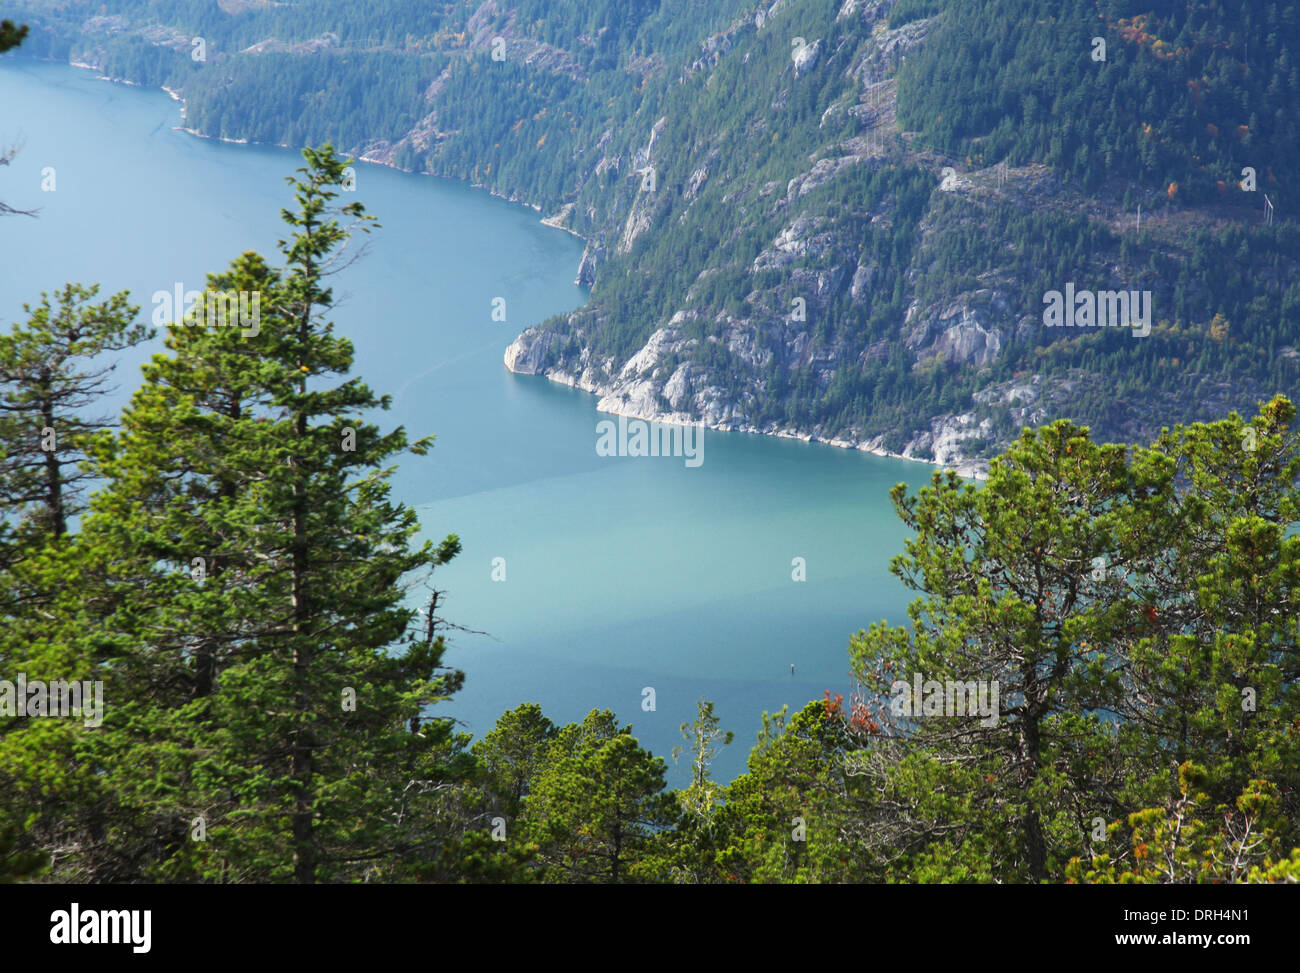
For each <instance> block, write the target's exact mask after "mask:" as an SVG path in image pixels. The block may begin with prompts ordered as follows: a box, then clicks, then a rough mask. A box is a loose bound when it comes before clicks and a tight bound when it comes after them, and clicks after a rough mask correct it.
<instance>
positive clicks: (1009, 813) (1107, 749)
mask: <svg viewBox="0 0 1300 973" xmlns="http://www.w3.org/2000/svg"><path fill="white" fill-rule="evenodd" d="M303 159H304V164H303V166H302V167H301V168H300V169H299V170H298V171H297V173H296V174H295V176H294V177H293V180H292V185H291V187H290V188H291V190H292V192H291V201H290V205H289V208H286V209H284V210H283V211H282V215H283V219H284V221H285V233H286V238H285V240H283V241H281V243H280V245H279V248H278V252H277V253H276V254H273V255H271V256H270V257H267V256H263V255H261V254H258V253H256V252H251V251H250V252H246V253H243V254H241V255H239V256H237V257H236V258H234V259H233V260H232V261H231V263H230V265H229V267H228V268H227V269H225V270H223V271H218V272H214V273H212V274H211V275H210V276H209V278H208V288H209V289H210V290H212V291H221V292H228V291H232V290H237V291H241V292H249V293H256V294H259V295H260V303H259V305H258V306H259V308H260V314H261V321H260V327H259V328H258V329H256V332H255V333H252V334H245V333H244V332H243V331H241V329H238V328H233V327H226V328H222V327H200V326H196V324H195V322H194V321H192V320H190V321H188V322H187V323H183V324H180V325H176V324H168V325H165V326H164V331H165V334H164V336H163V338H164V340H163V346H164V351H163V352H161V353H160V354H158V355H156V356H154V358H153V359H152V360H151V361H150V362H149V363H148V364H147V365H145V366H144V368H143V374H142V378H141V382H140V385H139V387H138V389H137V390H136V392H135V394H134V395H133V396H132V398H131V400H130V403H129V405H128V406H127V407H126V408H125V409H124V410H123V412H122V413H121V415H120V416H119V417H116V418H115V419H110V418H108V417H104V418H95V415H96V412H97V409H96V406H97V402H98V401H99V398H100V396H102V389H103V385H104V379H105V378H106V376H107V374H108V372H107V369H108V368H109V366H108V365H106V364H105V363H104V362H105V357H104V356H105V355H111V354H112V353H113V352H116V351H121V350H123V349H126V348H129V347H132V346H134V345H136V344H139V343H140V342H142V341H145V340H147V339H148V338H149V337H151V335H152V329H151V328H149V327H147V326H145V325H141V324H138V323H137V322H136V317H137V314H138V310H139V309H138V307H137V306H135V305H133V304H132V303H131V300H132V299H131V295H129V294H126V293H121V294H115V295H111V296H107V297H101V295H100V294H99V293H98V289H97V288H96V287H94V286H88V285H83V284H78V283H69V284H67V285H66V286H65V287H63V288H62V289H60V290H59V291H58V292H57V293H53V294H42V295H39V297H37V296H36V295H33V302H32V303H31V304H29V306H28V317H27V319H26V320H25V321H22V322H17V323H15V324H14V325H13V326H12V328H11V329H10V331H9V332H8V333H5V334H2V335H0V672H3V673H4V674H5V678H4V680H3V681H0V880H4V881H10V882H15V881H18V882H114V883H123V882H161V883H168V882H176V883H180V882H190V883H192V882H200V883H236V882H237V883H290V882H292V883H299V884H310V883H357V882H389V883H408V882H440V883H444V882H446V883H504V882H509V883H534V882H538V883H602V884H603V883H637V884H642V883H645V884H649V883H661V884H733V883H810V882H885V883H901V882H907V883H916V882H926V883H929V882H979V883H988V882H999V883H1007V882H1011V883H1042V882H1051V883H1077V884H1091V883H1198V882H1202V883H1224V882H1252V883H1253V882H1261V883H1263V882H1268V883H1272V882H1296V881H1300V840H1298V839H1297V831H1296V825H1297V823H1298V822H1300V804H1298V803H1297V801H1298V794H1300V791H1298V790H1297V783H1300V782H1298V781H1297V774H1300V653H1298V651H1297V644H1300V643H1298V641H1297V636H1298V635H1300V632H1298V631H1297V628H1298V627H1300V537H1297V536H1296V532H1295V529H1294V528H1295V525H1296V523H1297V521H1298V520H1300V488H1298V477H1300V430H1298V429H1297V425H1298V424H1297V410H1296V407H1295V406H1294V405H1293V404H1292V403H1291V402H1290V401H1289V400H1288V399H1287V398H1285V397H1282V396H1275V397H1272V398H1271V399H1269V400H1268V401H1263V402H1260V403H1259V405H1258V407H1257V410H1256V412H1255V413H1253V414H1251V415H1248V416H1244V417H1243V416H1242V415H1239V414H1237V413H1235V412H1233V413H1230V414H1228V415H1226V416H1224V417H1221V418H1218V419H1216V420H1214V421H1211V422H1193V423H1189V424H1177V425H1174V426H1172V427H1170V428H1166V429H1165V430H1164V431H1163V432H1162V433H1161V434H1160V435H1159V437H1157V438H1156V439H1154V440H1153V441H1151V442H1149V443H1132V444H1118V443H1102V442H1099V441H1097V440H1096V439H1095V438H1094V437H1093V436H1092V435H1091V433H1090V431H1089V430H1088V429H1087V428H1085V427H1080V426H1078V425H1076V424H1074V423H1072V422H1070V421H1069V420H1059V421H1055V422H1052V423H1049V424H1045V425H1043V426H1040V427H1039V428H1036V429H1028V428H1027V429H1024V430H1023V431H1022V432H1021V434H1020V436H1019V437H1018V439H1017V440H1016V442H1015V443H1014V444H1013V445H1012V446H1011V447H1010V448H1009V449H1008V450H1006V451H1005V452H1004V453H1002V454H1001V455H998V456H996V457H995V458H994V459H993V460H992V462H991V466H990V475H989V478H988V480H987V482H986V483H984V484H983V485H979V486H977V485H975V484H973V483H971V482H969V481H966V480H963V479H961V478H960V477H958V476H957V475H956V474H955V473H951V472H946V473H945V472H936V473H935V474H934V476H933V478H932V480H931V482H930V484H929V485H928V486H925V487H923V488H921V489H920V490H918V491H909V490H908V489H907V488H906V487H905V486H904V485H901V484H900V485H899V486H898V487H896V488H895V489H894V491H893V494H892V497H893V503H894V508H895V510H896V512H897V515H898V517H899V518H900V519H901V521H902V522H903V523H904V524H905V525H906V526H907V528H908V529H909V532H910V534H911V538H910V539H909V540H908V541H907V542H906V545H905V548H904V550H902V551H900V552H898V554H897V556H896V557H895V558H894V561H893V564H892V570H893V572H894V573H895V574H896V575H897V576H898V577H899V578H900V579H901V580H902V581H903V583H904V584H905V585H906V586H907V587H908V588H910V589H911V590H912V591H913V592H914V593H915V596H916V597H915V600H914V601H913V602H912V604H911V605H910V607H909V609H908V616H909V623H908V624H906V625H901V626H890V625H888V624H886V623H884V622H879V623H875V624H869V625H868V626H867V627H865V628H863V629H861V630H859V631H858V632H856V633H854V634H851V635H850V634H849V633H846V638H847V658H848V662H849V665H850V666H851V669H852V672H853V674H854V676H855V679H856V684H857V686H858V687H859V688H858V690H857V691H855V692H854V693H852V694H851V695H850V698H849V699H847V700H846V699H844V698H843V696H842V695H840V694H834V695H832V694H831V693H829V692H828V693H827V694H826V695H825V698H822V699H815V700H812V701H810V702H809V703H808V704H807V705H806V706H804V707H803V708H802V709H800V710H799V711H797V712H789V711H786V710H783V711H781V712H778V713H774V714H764V716H763V721H762V722H763V728H762V730H761V732H760V733H759V734H758V737H757V740H756V742H755V743H754V745H753V747H752V749H751V751H750V755H749V759H748V763H747V767H746V771H745V773H743V774H742V775H740V776H739V777H738V778H736V779H735V780H734V781H732V782H731V783H729V784H723V783H720V782H719V781H717V780H715V779H714V777H713V774H712V770H711V767H712V763H713V760H714V758H715V756H716V755H717V753H718V752H719V750H720V749H721V748H723V747H728V746H734V745H737V741H736V740H735V738H734V734H733V733H732V732H730V731H728V730H727V729H726V728H725V727H724V726H722V725H721V721H720V720H719V718H718V717H717V716H716V715H715V713H714V709H713V704H712V703H711V702H710V701H709V700H707V699H702V700H700V701H699V705H698V715H697V718H696V719H695V720H694V721H693V722H691V723H687V724H684V725H683V726H682V728H681V730H682V744H681V747H680V749H679V751H677V752H675V753H673V754H671V755H655V754H653V753H650V752H649V751H647V750H646V749H645V748H643V747H642V746H641V745H640V744H639V742H638V741H637V739H636V737H635V735H634V732H633V731H634V727H633V726H630V725H626V724H622V723H621V722H620V721H619V720H617V719H616V718H615V716H614V715H613V714H612V713H610V712H608V711H592V712H591V713H589V714H588V715H587V717H586V718H585V719H583V720H582V721H581V722H580V723H571V724H567V725H563V726H557V725H555V724H554V723H553V722H552V721H551V720H550V719H549V718H548V717H547V716H546V714H545V713H543V712H542V710H541V708H540V707H538V706H537V705H536V704H534V703H529V702H527V701H523V702H521V704H520V705H519V706H517V707H515V708H513V709H511V710H509V711H508V712H505V713H503V714H502V715H501V716H500V718H499V720H498V721H497V723H496V726H495V727H494V728H493V729H492V730H491V731H489V732H487V733H486V734H484V735H483V736H482V738H481V739H477V740H474V739H471V738H470V737H469V736H468V735H467V734H464V733H462V732H460V731H458V729H457V727H456V725H455V723H454V721H452V720H451V719H449V718H447V717H446V716H443V715H441V712H440V710H445V704H446V702H447V701H448V700H449V699H452V698H454V696H455V694H456V693H457V692H459V691H461V690H462V688H463V686H464V676H463V674H462V673H461V672H459V671H456V670H453V669H450V668H448V667H447V666H445V665H444V664H443V656H444V653H445V650H446V648H447V642H446V638H447V634H448V623H447V622H446V621H445V620H444V619H443V618H442V617H441V615H440V608H439V594H440V592H439V590H438V588H437V587H436V572H437V568H438V567H439V566H441V565H445V564H447V563H449V562H450V561H451V560H452V559H454V558H455V557H456V556H457V555H458V554H459V552H460V548H461V542H460V539H459V537H458V536H457V535H456V534H454V533H452V534H448V535H447V536H446V537H445V538H443V540H441V541H440V542H438V543H434V542H432V541H429V542H426V543H424V544H422V545H419V546H416V545H415V544H414V542H413V538H414V536H415V534H416V532H417V530H418V527H419V524H418V520H417V517H416V514H415V511H413V510H412V509H411V508H409V507H407V506H405V505H404V504H402V503H400V502H397V501H396V500H394V498H393V497H392V495H391V493H390V489H389V480H390V478H391V476H392V473H393V470H394V468H395V466H396V464H398V463H399V462H400V463H401V464H410V463H419V462H427V461H428V460H427V459H426V456H427V453H428V447H429V443H430V439H429V438H428V436H427V435H420V436H417V437H414V438H413V437H411V436H408V434H407V432H406V431H405V430H404V429H402V428H400V427H399V428H383V427H382V426H381V425H380V424H378V423H376V422H372V421H369V418H368V417H374V416H378V415H381V414H382V411H383V409H384V408H385V407H386V406H387V404H388V401H389V399H388V396H387V394H386V393H384V392H383V391H382V390H372V389H371V388H370V387H369V386H368V385H367V384H366V383H365V381H364V379H363V377H362V376H360V375H355V374H352V365H353V346H352V343H351V342H350V341H349V339H348V338H347V337H346V336H345V335H342V334H339V333H338V332H337V331H335V329H334V328H333V327H332V325H331V322H330V321H329V307H330V304H331V301H332V289H331V285H330V282H329V280H328V279H327V277H326V276H325V274H324V272H323V268H324V267H326V266H328V265H329V259H330V257H331V255H332V254H334V253H336V252H337V251H338V249H339V248H340V247H341V246H343V245H344V243H345V242H346V240H347V239H348V238H349V236H350V235H353V234H359V233H365V232H368V231H369V230H370V228H371V227H370V221H371V219H372V218H371V217H370V214H368V213H367V212H366V211H365V208H364V205H363V204H362V203H361V202H359V201H357V202H349V203H347V204H341V202H340V200H339V196H340V186H341V184H342V181H343V179H344V170H345V168H346V166H347V163H348V161H349V160H347V159H346V158H344V157H343V156H340V155H339V154H338V153H337V152H336V151H335V150H334V148H333V147H332V146H330V145H328V144H327V145H324V146H322V147H320V148H318V149H307V150H304V151H303ZM882 188H883V187H882V186H880V185H877V186H876V189H877V190H881V189H882ZM894 188H895V190H896V191H899V192H903V191H905V187H904V186H899V185H895V187H894ZM348 198H353V196H352V194H348ZM864 621H866V620H864ZM17 674H21V675H22V678H23V680H24V682H23V683H15V680H16V679H17ZM56 682H57V683H63V684H65V685H66V684H68V683H73V682H75V683H78V684H83V685H98V686H100V687H102V696H101V697H100V698H102V702H103V706H102V710H97V711H96V712H95V713H94V714H91V713H90V712H88V709H89V704H88V703H86V701H85V699H86V698H84V697H83V701H82V706H81V711H80V712H77V713H73V714H70V715H69V714H67V713H64V714H63V716H64V717H65V718H54V719H51V718H43V717H48V716H52V715H54V714H53V713H47V712H42V711H41V710H42V709H44V708H46V707H45V706H44V705H40V706H35V707H30V708H29V705H28V703H29V701H30V700H35V699H40V698H43V697H42V696H41V694H42V693H44V692H45V691H46V690H47V689H50V688H51V687H52V686H53V685H54V684H55V683H56ZM912 686H915V687H916V692H915V695H913V693H912V690H911V689H910V687H912ZM34 687H35V688H34ZM954 687H956V688H957V690H958V691H959V692H963V691H967V690H968V691H969V693H970V695H969V696H968V697H967V699H966V701H965V704H964V705H958V706H956V708H955V709H954V708H953V706H952V700H953V694H954ZM945 691H946V694H945ZM24 693H26V695H23V696H22V701H21V703H20V702H19V696H20V695H21V694H24ZM976 698H978V699H979V706H978V709H977V708H976V707H975V706H974V705H973V702H972V701H973V700H974V699H976ZM990 703H991V708H990ZM78 717H82V718H78ZM92 717H93V718H92ZM667 756H671V757H672V758H673V759H678V760H685V761H687V762H688V765H689V767H690V779H689V783H688V784H687V785H686V786H685V787H683V788H680V789H668V788H667V787H666V785H665V768H666V760H665V757H667Z"/></svg>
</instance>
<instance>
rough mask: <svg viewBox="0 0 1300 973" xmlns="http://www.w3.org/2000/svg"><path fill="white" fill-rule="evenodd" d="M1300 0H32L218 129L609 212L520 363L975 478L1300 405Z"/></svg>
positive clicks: (46, 18) (568, 220)
mask: <svg viewBox="0 0 1300 973" xmlns="http://www.w3.org/2000/svg"><path fill="white" fill-rule="evenodd" d="M416 7H418V8H419V9H414V8H416ZM1298 7H1300V4H1295V3H1269V4H1262V3H1257V2H1250V0H1230V2H1227V0H1225V2H1208V0H1206V2H1192V3H1186V2H1153V0H1143V2H1142V3H1136V2H1133V3H1130V2H1120V0H1115V2H1093V0H963V2H960V3H947V2H938V0H897V2H893V0H865V2H859V0H843V2H839V3H828V2H824V0H791V2H781V0H776V2H774V3H769V4H755V3H752V2H739V0H713V2H710V3H708V4H700V3H696V2H693V0H663V2H654V0H638V2H631V3H629V2H623V3H614V2H609V0H598V2H590V3H583V4H570V3H559V4H556V3H549V2H544V0H527V2H509V0H487V2H484V3H478V2H449V3H444V4H432V5H426V4H420V5H411V4H407V3H400V2H382V0H381V2H375V3H366V4H355V3H350V2H347V3H345V2H333V0H330V2H314V3H308V4H296V5H292V6H287V5H270V4H265V3H259V2H252V0H248V2H235V0H225V2H222V3H220V4H215V5H214V4H211V3H207V2H200V0H158V2H149V3H146V2H143V0H119V2H109V3H105V4H100V3H93V4H91V3H84V4H83V3H63V4H38V5H34V6H28V7H27V8H24V7H23V5H21V4H19V5H18V6H17V7H16V8H15V9H14V11H13V13H14V15H16V16H18V17H20V18H21V19H22V20H23V21H25V22H28V23H30V24H31V25H32V28H33V33H32V37H31V39H30V41H29V42H28V43H27V44H25V45H24V50H23V52H22V53H24V54H25V55H28V56H32V55H37V56H53V57H59V58H65V57H66V58H70V59H72V60H77V61H85V62H89V63H94V64H96V65H97V66H99V67H100V68H101V69H102V70H103V71H104V72H105V73H107V74H110V75H113V76H118V77H125V78H129V79H131V80H137V81H141V82H145V83H150V84H166V85H168V86H170V87H173V88H180V89H181V90H182V91H183V93H184V96H185V99H186V102H187V124H188V125H191V126H193V127H195V128H197V129H199V130H201V131H202V132H204V133H207V134H213V135H221V136H224V137H229V138H252V139H255V140H262V141H270V142H282V143H287V144H295V145H296V144H306V143H316V142H320V141H322V140H324V139H327V138H328V139H332V140H334V141H335V142H336V143H337V144H339V145H340V147H341V148H343V149H346V150H347V151H350V152H353V153H357V154H361V155H364V157H366V158H369V159H373V160H376V161H383V162H387V163H390V164H393V165H397V166H400V167H403V168H407V169H421V170H427V171H431V172H435V173H439V174H442V175H449V176H455V177H459V178H464V179H468V180H471V181H473V182H475V183H477V184H480V185H485V186H488V187H490V188H492V189H493V190H494V191H496V192H499V193H501V194H503V195H506V196H508V197H511V198H515V199H520V200H524V201H528V202H530V203H534V204H537V205H539V206H541V207H542V208H543V210H544V211H545V215H550V216H553V217H555V219H556V222H558V223H560V224H561V225H564V226H567V227H569V228H571V229H573V230H575V231H576V232H578V233H580V234H582V235H583V236H584V237H585V238H586V239H587V240H588V248H587V253H586V255H585V256H584V259H583V264H582V268H581V272H580V276H581V277H582V279H583V280H584V281H585V282H587V283H590V284H592V285H593V292H592V300H591V303H590V304H589V305H588V306H587V307H585V308H583V309H582V310H580V311H578V312H575V313H573V314H571V315H568V316H566V317H564V318H562V319H557V320H554V321H550V322H547V323H546V324H545V325H543V326H541V327H539V328H537V329H532V330H530V331H529V332H528V333H526V334H525V335H524V336H522V338H521V340H520V341H519V342H518V343H516V345H514V346H513V347H512V348H511V350H510V352H509V353H508V361H509V362H510V364H511V367H513V368H515V369H517V370H520V371H526V372H536V373H542V374H547V375H550V376H551V377H552V378H555V379H557V380H560V381H565V382H570V383H573V384H577V385H580V386H582V387H584V388H587V389H590V390H591V391H593V392H596V393H597V394H599V395H601V396H602V397H603V406H604V407H605V408H608V409H612V410H616V411H620V412H627V413H630V414H636V415H641V416H646V417H651V416H658V417H673V418H675V419H678V420H696V419H703V420H705V421H706V422H708V423H710V424H711V425H716V426H720V427H724V428H743V429H754V430H759V431H764V432H777V431H783V432H787V433H793V434H798V435H805V436H814V437H817V438H821V439H826V440H832V441H840V442H845V443H850V442H851V443H866V444H869V445H872V446H875V447H877V448H884V449H888V450H890V451H894V452H904V453H906V454H908V455H916V456H920V457H923V458H931V457H933V458H937V459H939V460H941V461H946V462H953V463H959V464H964V465H971V466H976V467H978V466H979V465H980V462H981V459H982V458H983V457H987V456H988V455H991V454H992V453H993V452H995V451H996V450H997V449H999V448H1000V446H1001V445H1002V444H1004V443H1005V442H1006V441H1007V440H1008V439H1009V438H1010V437H1012V436H1014V435H1015V433H1016V431H1017V430H1018V428H1019V427H1020V426H1021V425H1022V424H1037V423H1040V422H1042V421H1045V420H1047V419H1052V418H1057V417H1062V416H1065V417H1070V418H1074V419H1077V420H1080V421H1083V422H1087V423H1090V424H1092V425H1093V426H1094V428H1095V429H1096V430H1097V431H1098V432H1099V433H1100V434H1101V435H1102V436H1104V437H1110V438H1116V439H1127V440H1137V439H1140V438H1142V437H1143V436H1146V435H1148V434H1149V433H1150V432H1152V431H1153V430H1154V429H1157V428H1158V427H1159V426H1160V425H1162V424H1168V423H1172V422H1174V421H1179V420H1184V419H1191V418H1204V417H1210V416H1215V415H1219V414H1222V413H1223V412H1224V411H1225V410H1226V409H1228V408H1231V407H1236V408H1241V409H1250V408H1252V407H1253V405H1254V404H1255V402H1256V401H1257V400H1258V399H1260V398H1263V397H1265V396H1266V395H1268V394H1270V393H1272V392H1274V391H1282V392H1286V393H1288V394H1291V395H1293V396H1294V395H1295V394H1296V393H1297V391H1298V390H1297V388H1296V386H1297V385H1298V384H1300V352H1298V351H1297V350H1296V348H1297V346H1300V284H1297V283H1296V281H1297V280H1298V279H1300V275H1297V269H1298V268H1297V266H1296V256H1297V254H1300V248H1298V247H1297V239H1296V233H1295V227H1294V223H1293V222H1292V221H1291V218H1290V213H1291V211H1292V208H1293V206H1294V200H1295V198H1296V196H1295V193H1294V192H1292V191H1290V174H1291V170H1290V167H1289V165H1288V163H1289V160H1291V159H1293V158H1295V157H1296V156H1297V152H1298V150H1300V123H1298V122H1297V120H1296V118H1295V113H1294V107H1295V105H1297V104H1300V74H1298V72H1297V65H1296V63H1295V56H1296V55H1297V53H1300V36H1298V34H1300V10H1298V9H1297V8H1298ZM101 11H102V12H101ZM195 38H202V44H201V45H196V43H195ZM1094 38H1100V40H1101V41H1103V42H1104V60H1102V59H1101V56H1100V55H1101V54H1102V50H1101V44H1100V43H1098V42H1097V41H1095V40H1094ZM200 49H201V51H202V54H203V59H202V60H195V57H196V56H197V55H198V53H199V51H200ZM1246 167H1251V168H1252V169H1253V170H1254V176H1253V179H1254V182H1255V186H1256V188H1255V191H1253V192H1248V191H1244V190H1243V189H1242V185H1241V184H1242V180H1243V170H1244V169H1245V168H1246ZM946 168H950V169H951V172H948V173H945V171H944V170H945V169H946ZM1265 195H1267V196H1268V199H1269V200H1270V201H1271V203H1272V204H1273V206H1274V207H1275V218H1274V222H1273V225H1272V226H1271V227H1266V226H1264V225H1263V216H1264V207H1265V200H1264V197H1265ZM1139 207H1141V229H1140V230H1139V229H1138V225H1137V220H1138V210H1139ZM1067 284H1072V285H1074V287H1075V288H1077V289H1078V290H1079V291H1092V292H1100V291H1115V290H1124V291H1131V292H1138V293H1139V294H1140V293H1141V292H1144V291H1149V292H1150V306H1151V321H1150V333H1149V334H1148V335H1147V336H1146V337H1135V336H1134V335H1133V334H1131V333H1128V332H1127V330H1126V329H1124V328H1116V327H1112V328H1092V329H1088V330H1077V329H1058V328H1048V327H1045V326H1044V323H1043V308H1044V303H1043V302H1044V295H1046V294H1048V293H1049V292H1051V291H1054V290H1058V291H1059V290H1063V289H1064V288H1065V287H1066V285H1067Z"/></svg>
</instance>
